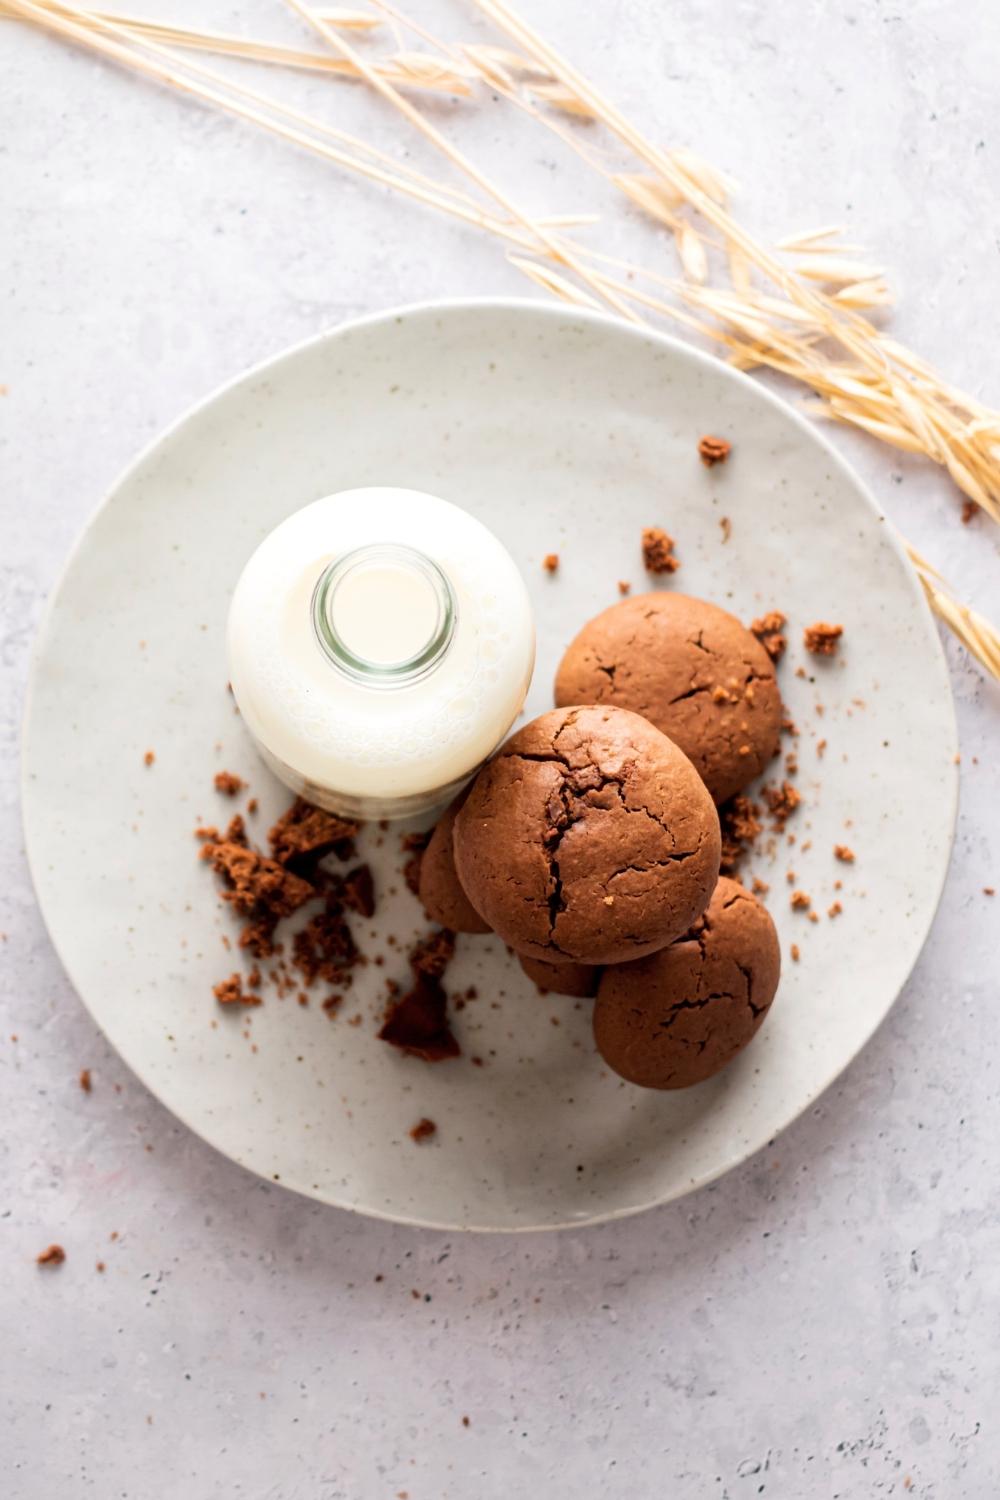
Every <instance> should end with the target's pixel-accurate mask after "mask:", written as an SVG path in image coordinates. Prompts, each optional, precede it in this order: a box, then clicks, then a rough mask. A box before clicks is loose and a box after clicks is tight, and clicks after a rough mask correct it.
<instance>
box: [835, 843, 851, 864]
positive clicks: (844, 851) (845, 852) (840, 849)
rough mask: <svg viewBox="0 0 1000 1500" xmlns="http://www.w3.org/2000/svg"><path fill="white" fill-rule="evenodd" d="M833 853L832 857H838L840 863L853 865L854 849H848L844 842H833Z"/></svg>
mask: <svg viewBox="0 0 1000 1500" xmlns="http://www.w3.org/2000/svg"><path fill="white" fill-rule="evenodd" d="M833 854H834V858H835V859H839V860H840V862H841V864H844V865H853V863H854V850H853V849H849V848H848V847H847V845H846V844H834V846H833Z"/></svg>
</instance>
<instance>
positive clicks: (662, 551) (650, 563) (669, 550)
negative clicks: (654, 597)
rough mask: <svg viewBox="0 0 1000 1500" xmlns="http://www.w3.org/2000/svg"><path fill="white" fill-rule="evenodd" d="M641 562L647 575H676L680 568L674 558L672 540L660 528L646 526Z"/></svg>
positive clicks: (643, 535)
mask: <svg viewBox="0 0 1000 1500" xmlns="http://www.w3.org/2000/svg"><path fill="white" fill-rule="evenodd" d="M642 561H643V565H644V567H645V568H646V571H647V572H649V573H676V572H677V569H678V568H679V567H680V562H679V560H678V559H677V558H676V557H675V556H674V539H673V537H672V536H668V534H667V533H666V532H665V531H664V530H663V528H662V527H661V526H647V527H646V528H645V530H644V531H643V533H642Z"/></svg>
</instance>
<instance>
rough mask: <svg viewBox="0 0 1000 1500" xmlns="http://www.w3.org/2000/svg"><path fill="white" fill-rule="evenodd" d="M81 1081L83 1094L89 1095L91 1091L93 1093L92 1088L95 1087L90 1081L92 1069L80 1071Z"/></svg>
mask: <svg viewBox="0 0 1000 1500" xmlns="http://www.w3.org/2000/svg"><path fill="white" fill-rule="evenodd" d="M79 1081H80V1087H81V1088H82V1089H83V1092H84V1093H85V1094H89V1093H90V1091H91V1088H92V1087H93V1085H92V1083H91V1081H90V1069H89V1068H81V1069H80V1080H79Z"/></svg>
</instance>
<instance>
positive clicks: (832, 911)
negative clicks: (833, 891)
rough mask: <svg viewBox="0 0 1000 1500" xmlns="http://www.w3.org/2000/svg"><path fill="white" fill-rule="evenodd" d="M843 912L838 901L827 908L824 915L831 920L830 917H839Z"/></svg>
mask: <svg viewBox="0 0 1000 1500" xmlns="http://www.w3.org/2000/svg"><path fill="white" fill-rule="evenodd" d="M843 910H844V908H843V907H842V906H841V904H840V902H839V901H835V902H834V903H833V905H832V906H829V907H827V911H826V914H827V916H828V917H831V918H832V917H839V916H840V913H841V912H842V911H843Z"/></svg>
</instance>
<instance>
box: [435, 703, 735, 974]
mask: <svg viewBox="0 0 1000 1500" xmlns="http://www.w3.org/2000/svg"><path fill="white" fill-rule="evenodd" d="M454 848H455V864H456V868H457V870H458V875H459V879H460V881H461V883H462V885H463V887H464V888H465V890H466V891H467V892H468V895H469V899H470V900H471V902H472V904H473V906H474V907H475V909H476V910H477V911H478V912H480V913H481V915H482V917H483V919H484V920H485V921H487V922H488V923H489V924H490V926H491V927H492V928H493V930H494V932H496V933H498V934H499V935H500V937H501V938H502V939H503V940H504V942H506V943H508V944H509V945H510V946H511V947H512V948H513V949H515V951H516V952H518V953H520V954H524V955H526V956H527V957H529V958H540V959H545V960H547V961H548V962H550V963H565V962H572V963H580V964H605V963H620V962H622V961H623V960H625V959H629V958H637V957H639V956H640V955H642V954H644V953H652V952H653V951H654V950H655V949H657V948H662V947H663V946H664V944H665V943H669V942H671V941H672V939H673V938H675V937H677V936H678V934H679V933H681V932H683V931H684V930H685V929H686V928H687V927H689V926H690V924H691V922H692V921H693V920H694V918H695V917H696V916H697V915H698V914H699V913H700V912H701V911H703V910H704V908H705V906H706V904H707V902H708V899H709V896H710V894H711V892H712V890H713V888H714V886H715V881H716V877H717V874H718V869H719V855H720V834H719V819H718V815H717V813H716V811H715V808H714V806H713V804H712V799H711V797H710V796H709V795H708V793H707V791H706V790H705V786H704V784H703V782H702V781H701V778H700V777H699V776H698V773H697V771H696V770H695V769H694V767H693V766H692V764H691V762H690V761H689V760H688V758H687V756H685V755H684V754H683V752H682V751H680V750H678V748H677V746H676V745H675V744H673V742H672V741H671V740H669V739H667V737H666V736H665V735H662V734H661V733H660V732H659V730H658V729H655V728H654V727H653V725H652V724H650V723H649V722H648V720H646V719H643V718H641V717H640V716H639V715H638V714H634V713H630V712H629V711H628V710H627V709H622V708H595V707H592V706H588V707H582V708H581V707H569V708H561V709H555V710H553V711H552V712H550V713H547V714H542V715H541V716H540V717H539V718H537V719H535V720H533V721H532V722H531V723H530V724H526V725H525V726H524V728H523V729H520V730H519V731H518V732H517V733H516V734H515V735H513V736H512V738H511V739H509V740H508V741H507V742H506V744H504V745H502V746H501V747H500V749H499V750H498V751H497V753H496V755H495V756H494V758H493V759H492V760H491V761H490V762H489V763H488V764H487V765H486V766H485V767H484V768H483V770H482V771H481V772H480V773H479V775H478V777H477V778H476V780H475V781H474V782H473V785H472V788H471V790H470V792H469V795H468V798H467V800H466V802H465V804H464V806H463V807H462V808H461V810H460V811H459V814H458V817H457V819H456V821H455V840H454Z"/></svg>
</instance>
